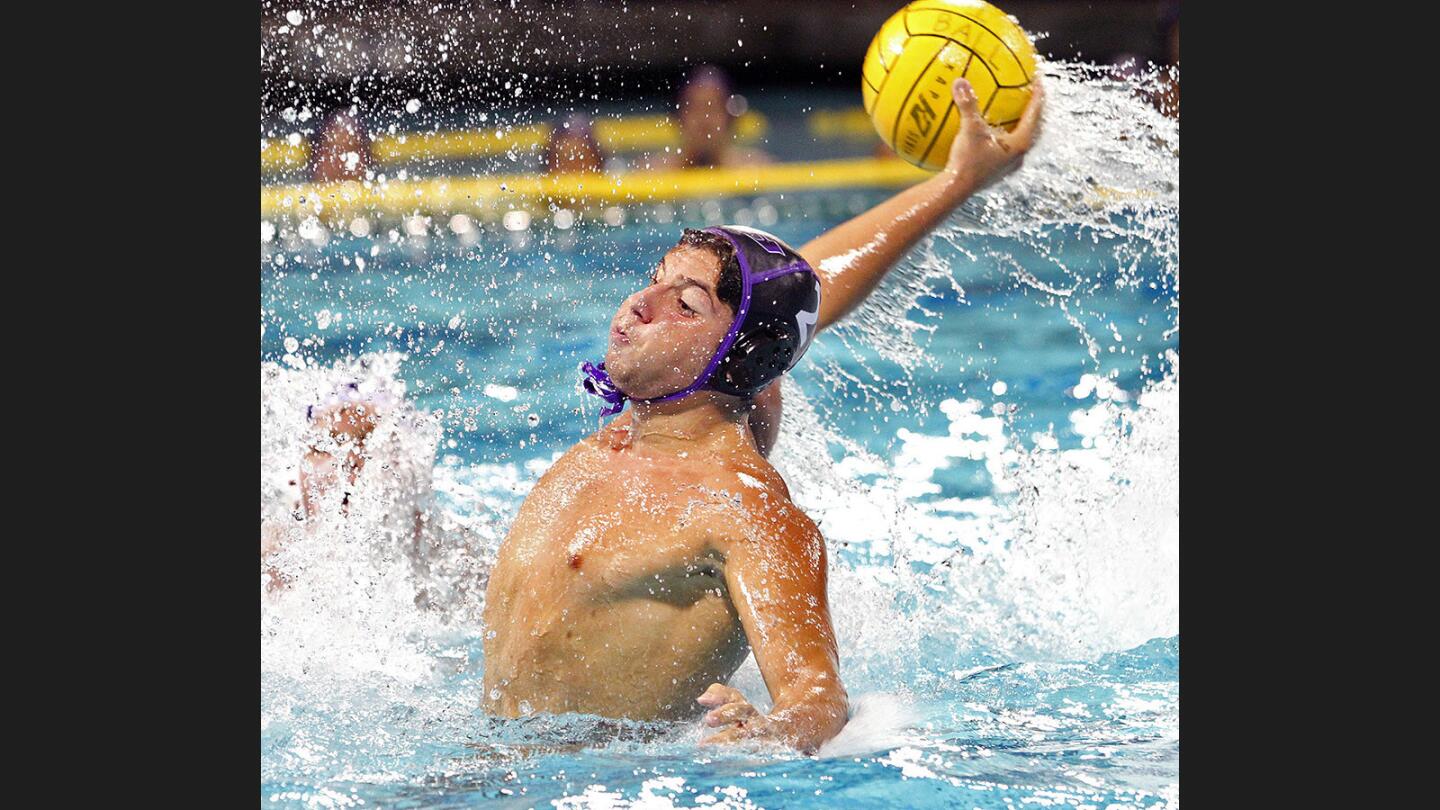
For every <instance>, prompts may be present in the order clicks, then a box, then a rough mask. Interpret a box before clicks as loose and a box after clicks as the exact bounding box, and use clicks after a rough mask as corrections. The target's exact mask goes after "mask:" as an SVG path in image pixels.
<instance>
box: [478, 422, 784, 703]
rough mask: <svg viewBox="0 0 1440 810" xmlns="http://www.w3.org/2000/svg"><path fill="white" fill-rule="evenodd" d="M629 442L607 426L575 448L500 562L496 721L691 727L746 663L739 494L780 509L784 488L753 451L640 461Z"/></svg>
mask: <svg viewBox="0 0 1440 810" xmlns="http://www.w3.org/2000/svg"><path fill="white" fill-rule="evenodd" d="M618 421H619V420H617V423H618ZM627 421H628V420H627ZM627 436H628V431H627V430H625V429H617V428H616V426H615V425H614V424H612V426H610V427H607V428H605V429H602V430H601V431H600V432H599V433H597V434H595V435H594V436H591V437H590V438H588V439H586V440H585V441H582V442H581V443H580V444H578V445H576V446H575V447H573V448H571V450H570V451H569V452H567V453H566V454H565V455H564V456H563V457H561V459H560V460H559V461H557V462H556V463H555V465H554V466H553V467H552V468H551V469H550V470H549V471H548V472H547V473H546V474H545V476H544V477H542V478H541V480H540V481H539V482H538V483H537V484H536V486H535V489H534V490H533V491H532V492H531V493H530V495H529V497H528V498H527V499H526V501H525V504H524V505H523V506H522V508H521V512H520V514H519V515H518V516H517V518H516V521H515V524H514V526H512V527H511V530H510V534H509V536H508V537H507V538H506V540H505V543H504V544H503V545H502V547H501V549H500V556H499V559H498V560H497V562H496V565H495V568H494V570H493V572H492V573H491V577H490V584H489V589H488V591H487V599H486V606H485V624H486V642H485V693H486V697H485V703H486V706H487V709H488V710H489V711H490V712H491V713H493V714H499V715H503V716H516V715H518V714H523V713H525V712H526V711H527V710H533V711H545V712H553V713H558V712H583V713H590V714H599V715H604V716H608V717H629V718H632V719H674V718H682V717H688V716H692V715H694V714H695V713H696V710H697V706H696V704H695V698H696V697H698V696H699V695H700V694H701V692H703V691H704V690H705V688H706V687H707V686H708V685H709V684H710V683H712V682H714V681H725V680H726V679H728V678H729V676H730V675H731V674H733V673H734V671H735V670H736V668H738V667H739V665H740V664H741V662H742V661H743V660H744V658H745V655H746V654H747V652H748V650H749V647H748V645H747V643H746V640H745V634H744V630H743V628H742V627H741V624H740V620H739V618H738V616H737V614H736V612H735V608H734V606H733V605H732V604H731V600H730V596H729V593H728V592H727V589H726V583H725V557H724V554H723V549H724V548H725V546H726V541H727V539H729V536H730V535H732V534H733V533H735V532H736V531H737V529H736V526H737V525H739V523H740V522H741V518H742V516H743V510H744V509H745V508H746V507H745V506H744V505H743V504H742V499H741V497H740V492H739V490H740V488H741V487H745V486H748V487H751V488H764V489H766V490H771V491H775V492H776V496H777V497H783V496H782V495H781V494H780V493H782V492H783V487H784V484H783V482H782V481H781V480H780V478H779V476H778V474H776V473H775V471H774V470H773V469H772V468H771V467H770V466H769V465H768V464H767V463H766V462H765V461H764V460H763V459H762V458H761V457H760V456H759V454H758V453H756V452H754V448H753V447H750V448H749V452H748V453H743V452H742V453H739V454H726V455H725V456H723V457H722V456H717V455H714V454H708V453H705V452H704V451H695V452H689V453H687V455H685V456H684V457H681V456H680V455H678V453H672V452H666V453H652V454H644V453H639V452H637V451H636V450H634V449H633V448H629V447H628V446H627V444H628V443H627V442H626V437H627ZM742 475H743V476H744V477H743V478H742V477H741V476H742ZM749 500H751V501H753V498H750V499H749ZM492 634H493V635H492Z"/></svg>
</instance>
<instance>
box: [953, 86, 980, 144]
mask: <svg viewBox="0 0 1440 810" xmlns="http://www.w3.org/2000/svg"><path fill="white" fill-rule="evenodd" d="M950 94H951V95H953V96H954V97H955V106H956V107H957V108H958V109H959V110H960V118H961V124H960V129H961V130H962V131H963V130H964V129H965V124H964V122H965V121H979V122H980V123H981V124H984V123H985V118H984V117H983V116H982V115H981V114H980V102H979V100H978V99H976V98H975V88H974V87H971V86H970V82H968V81H966V80H965V79H956V80H955V81H953V82H951V83H950Z"/></svg>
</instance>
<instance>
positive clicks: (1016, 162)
mask: <svg viewBox="0 0 1440 810" xmlns="http://www.w3.org/2000/svg"><path fill="white" fill-rule="evenodd" d="M1030 87H1031V96H1030V103H1029V104H1028V105H1026V107H1025V112H1024V114H1022V115H1021V116H1020V121H1019V123H1017V124H1016V125H1015V129H1014V130H1012V131H1010V132H1006V131H1005V130H1003V129H999V128H997V127H992V126H990V125H989V124H987V123H986V122H985V117H984V116H983V115H981V114H980V105H979V104H978V103H977V101H976V99H975V89H974V88H972V87H971V86H970V82H968V81H966V80H964V79H956V80H955V81H954V82H953V83H952V84H951V85H950V91H951V93H953V94H954V96H955V106H956V107H957V108H958V109H959V110H960V132H959V133H958V134H956V136H955V142H954V143H952V144H951V145H950V158H949V160H948V161H946V163H945V173H946V174H949V175H950V176H952V177H954V178H956V179H957V180H961V181H962V182H964V183H966V184H967V185H968V186H969V191H971V192H975V191H979V190H980V189H982V188H985V187H986V186H988V185H990V184H991V183H994V182H995V181H996V180H999V179H1000V178H1002V177H1004V176H1005V175H1007V174H1009V173H1011V172H1013V171H1015V170H1016V169H1018V168H1020V165H1021V164H1022V163H1023V162H1024V161H1025V153H1026V152H1029V151H1030V147H1032V146H1034V145H1035V139H1036V138H1038V137H1039V136H1040V113H1041V111H1042V110H1043V109H1044V107H1045V88H1044V86H1043V85H1042V84H1041V83H1040V77H1039V75H1036V77H1035V80H1034V81H1033V82H1032V83H1031V84H1030Z"/></svg>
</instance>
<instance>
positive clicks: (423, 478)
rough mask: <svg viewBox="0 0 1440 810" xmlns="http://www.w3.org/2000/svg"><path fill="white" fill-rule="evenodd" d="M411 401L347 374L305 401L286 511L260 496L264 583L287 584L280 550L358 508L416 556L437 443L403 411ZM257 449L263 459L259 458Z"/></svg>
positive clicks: (288, 467)
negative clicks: (313, 399) (280, 513)
mask: <svg viewBox="0 0 1440 810" xmlns="http://www.w3.org/2000/svg"><path fill="white" fill-rule="evenodd" d="M411 410H413V408H411V407H409V406H408V403H405V402H404V400H403V397H401V396H397V395H395V394H393V393H391V392H389V391H387V390H385V389H383V388H376V387H373V386H366V387H365V388H362V385H361V383H360V382H357V381H344V382H341V383H339V384H338V385H336V386H335V387H334V388H333V389H331V391H330V392H329V393H328V394H327V395H325V396H323V397H321V398H319V400H318V401H316V402H314V403H312V404H311V405H309V406H307V407H306V409H305V412H306V415H305V421H306V427H305V431H304V434H303V435H302V437H301V439H300V446H299V447H298V448H297V449H296V451H295V458H294V459H293V461H290V462H288V463H286V464H285V465H284V466H283V468H282V469H283V470H284V472H285V473H286V477H285V481H284V489H283V492H284V495H283V496H282V497H283V500H284V504H283V505H284V508H285V513H284V517H280V516H278V515H277V514H275V513H276V512H277V511H278V510H275V509H273V508H272V509H271V510H270V511H271V514H270V515H268V516H267V515H266V514H265V504H263V503H262V517H261V524H260V558H261V562H262V571H263V572H264V573H265V575H266V576H267V577H268V581H267V588H268V589H269V590H277V589H280V588H283V587H285V586H286V585H288V584H289V583H290V581H291V579H292V577H291V574H290V573H287V572H286V571H285V570H284V568H285V567H284V566H283V565H278V564H277V555H278V554H280V553H281V552H282V551H284V550H285V549H286V548H288V547H290V546H291V545H292V544H294V543H295V542H297V541H299V540H301V539H302V538H305V537H309V536H313V535H315V534H316V533H317V532H319V531H321V527H324V526H327V525H330V526H333V525H336V524H338V523H343V522H345V521H347V520H349V519H351V518H352V517H354V516H356V513H357V512H358V513H361V515H363V517H362V520H363V522H364V523H365V524H366V525H367V526H368V527H373V528H374V529H375V530H376V531H377V533H379V534H380V535H382V537H381V539H380V542H381V544H382V545H383V544H389V545H398V546H399V547H401V548H403V549H404V550H405V551H406V552H407V553H409V554H410V555H411V556H418V552H419V551H420V548H419V544H420V539H421V534H422V529H423V526H424V524H425V522H426V520H427V518H426V513H427V510H428V508H429V506H430V502H431V500H432V492H431V468H432V467H433V464H434V444H433V442H429V447H428V452H427V451H426V450H427V448H426V447H424V446H419V445H423V444H425V442H423V441H420V440H421V439H423V438H426V437H425V436H424V435H423V434H422V433H421V432H419V431H416V430H415V426H414V425H413V424H411V423H412V422H413V421H414V420H413V418H407V416H408V412H409V411H411ZM264 461H265V460H264V458H263V457H262V466H263V465H264Z"/></svg>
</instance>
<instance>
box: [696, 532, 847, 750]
mask: <svg viewBox="0 0 1440 810" xmlns="http://www.w3.org/2000/svg"><path fill="white" fill-rule="evenodd" d="M758 521H761V522H759V523H757V525H755V526H754V527H752V530H751V532H750V533H749V536H748V537H744V538H741V539H737V540H736V541H735V542H734V543H733V544H732V547H731V548H730V549H729V550H728V553H727V554H726V560H725V582H726V585H727V586H728V588H729V591H730V598H731V600H732V601H733V602H734V604H735V609H736V611H737V612H738V613H739V614H740V622H741V624H742V625H743V626H744V628H745V636H746V638H748V639H749V641H750V647H751V649H752V650H754V652H755V662H756V663H757V664H759V665H760V674H761V675H762V676H763V677H764V678H765V687H766V688H767V689H768V690H769V691H770V697H771V700H772V701H773V706H772V707H771V710H770V713H769V714H768V715H762V714H760V713H759V712H758V711H757V710H756V709H755V707H754V706H752V705H751V704H750V702H749V701H748V700H746V699H745V696H744V695H742V694H741V693H740V692H739V691H738V690H735V689H732V688H730V687H728V686H725V685H724V684H719V683H716V684H711V686H710V688H709V689H707V690H706V691H705V693H704V694H703V695H701V696H700V698H699V703H700V704H701V705H702V706H705V707H707V708H709V709H710V710H711V711H710V712H709V713H707V714H706V715H705V724H706V725H708V726H717V727H724V728H723V730H722V731H720V732H719V733H717V734H714V735H712V736H710V737H708V738H706V739H705V740H704V741H703V742H704V743H707V744H710V743H725V742H735V741H738V740H747V739H754V740H769V741H774V742H782V743H785V744H787V745H791V746H794V747H796V748H799V749H800V750H802V751H806V752H812V751H814V750H815V749H817V748H819V747H820V746H821V745H823V744H824V743H825V741H826V740H829V739H830V738H831V737H834V736H835V735H836V734H838V733H840V729H842V728H844V727H845V721H846V719H847V718H848V715H849V711H850V705H849V700H848V698H847V697H846V694H845V687H844V686H843V685H842V684H841V683H840V673H839V665H840V660H839V653H838V651H837V649H836V645H835V630H834V628H833V627H832V626H831V624H830V604H829V601H828V599H827V598H826V593H825V587H826V574H825V568H826V560H825V539H824V538H823V537H821V536H820V530H819V529H817V528H816V527H815V524H814V522H813V521H811V520H810V519H809V518H808V517H806V516H805V515H804V514H803V513H801V512H800V510H798V509H796V508H795V507H794V506H793V505H787V506H786V507H784V508H783V509H778V510H774V511H771V512H769V513H767V514H765V515H764V516H763V517H761V518H759V519H758Z"/></svg>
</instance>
